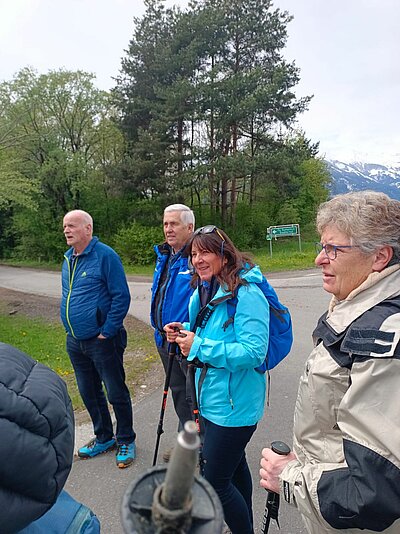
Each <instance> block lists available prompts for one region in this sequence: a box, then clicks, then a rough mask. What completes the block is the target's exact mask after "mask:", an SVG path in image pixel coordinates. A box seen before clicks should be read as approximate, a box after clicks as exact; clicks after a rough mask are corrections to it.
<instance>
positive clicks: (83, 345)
mask: <svg viewBox="0 0 400 534" xmlns="http://www.w3.org/2000/svg"><path fill="white" fill-rule="evenodd" d="M125 348H126V330H125V328H121V330H120V331H119V332H118V334H117V335H116V336H114V337H112V338H107V339H99V338H98V337H94V338H91V339H86V340H80V341H79V340H77V339H75V338H74V337H72V336H71V335H69V334H67V352H68V355H69V357H70V359H71V362H72V366H73V368H74V370H75V376H76V381H77V383H78V389H79V393H80V394H81V397H82V400H83V402H84V404H85V406H86V409H87V411H88V412H89V415H90V417H91V419H92V422H93V429H94V433H95V435H96V437H97V439H98V440H99V442H101V443H104V442H105V441H108V440H110V439H111V438H112V437H113V435H114V431H113V426H112V421H111V416H110V412H109V410H108V406H107V399H106V396H105V395H104V391H103V384H104V386H105V389H106V391H107V397H108V400H109V402H110V404H111V405H112V407H113V409H114V413H115V418H116V420H117V429H116V438H117V441H118V443H131V442H132V441H134V440H135V437H136V434H135V432H134V430H133V414H132V403H131V397H130V394H129V390H128V387H127V385H126V384H125V371H124V366H123V355H124V350H125Z"/></svg>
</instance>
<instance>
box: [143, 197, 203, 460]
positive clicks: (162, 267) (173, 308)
mask: <svg viewBox="0 0 400 534" xmlns="http://www.w3.org/2000/svg"><path fill="white" fill-rule="evenodd" d="M194 223H195V219H194V213H193V211H192V210H191V209H190V208H188V207H187V206H185V205H184V204H171V205H170V206H167V207H166V208H165V210H164V220H163V227H164V236H165V243H163V244H162V245H155V247H154V250H155V252H156V255H157V260H156V268H155V271H154V277H153V286H152V298H151V312H150V318H151V324H152V326H153V327H154V337H155V342H156V345H157V350H158V353H159V354H160V358H161V361H162V363H163V365H164V368H165V371H167V367H168V343H167V340H166V336H165V332H164V326H165V325H166V324H168V323H170V322H171V321H175V320H178V319H177V317H179V321H180V322H185V321H188V320H189V311H188V309H189V299H190V297H191V295H192V293H193V289H192V288H191V286H190V280H191V277H192V273H191V269H190V268H189V266H188V257H187V254H186V253H185V245H186V243H187V242H188V240H189V238H190V236H191V235H192V233H193V230H194ZM186 370H187V362H186V359H185V358H183V359H182V357H179V356H177V357H176V358H175V360H174V362H173V367H172V373H171V380H170V389H171V391H172V398H173V401H174V407H175V411H176V413H177V415H178V418H179V428H181V427H183V425H184V423H185V421H188V420H190V419H191V418H192V413H191V408H190V406H189V404H188V401H187V395H186ZM168 459H169V452H167V453H166V454H165V455H164V460H165V461H168Z"/></svg>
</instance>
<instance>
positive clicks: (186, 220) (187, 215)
mask: <svg viewBox="0 0 400 534" xmlns="http://www.w3.org/2000/svg"><path fill="white" fill-rule="evenodd" d="M170 211H179V212H180V214H181V221H182V222H183V224H186V225H189V224H193V228H194V223H195V218H194V213H193V211H192V210H191V209H190V208H189V207H188V206H185V204H171V205H170V206H167V207H166V208H165V210H164V215H165V214H166V213H168V212H170Z"/></svg>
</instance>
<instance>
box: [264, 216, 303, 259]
mask: <svg viewBox="0 0 400 534" xmlns="http://www.w3.org/2000/svg"><path fill="white" fill-rule="evenodd" d="M294 236H298V237H299V251H300V252H301V238H300V225H299V224H282V225H281V226H269V227H268V228H267V235H266V239H267V241H269V252H270V254H271V257H272V240H273V239H275V240H276V239H278V237H294Z"/></svg>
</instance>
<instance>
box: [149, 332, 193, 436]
mask: <svg viewBox="0 0 400 534" xmlns="http://www.w3.org/2000/svg"><path fill="white" fill-rule="evenodd" d="M157 350H158V353H159V355H160V358H161V361H162V364H163V366H164V369H165V373H167V369H168V361H169V356H168V343H167V342H164V345H163V346H162V347H157ZM186 375H187V360H186V358H183V357H181V356H175V358H174V363H173V364H172V373H171V380H170V383H169V387H170V390H171V392H172V399H173V401H174V407H175V412H176V414H177V416H178V417H179V427H178V430H182V428H183V425H184V424H185V422H186V421H190V420H191V419H192V410H191V407H190V404H189V403H190V392H189V391H188V390H187V388H186Z"/></svg>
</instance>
